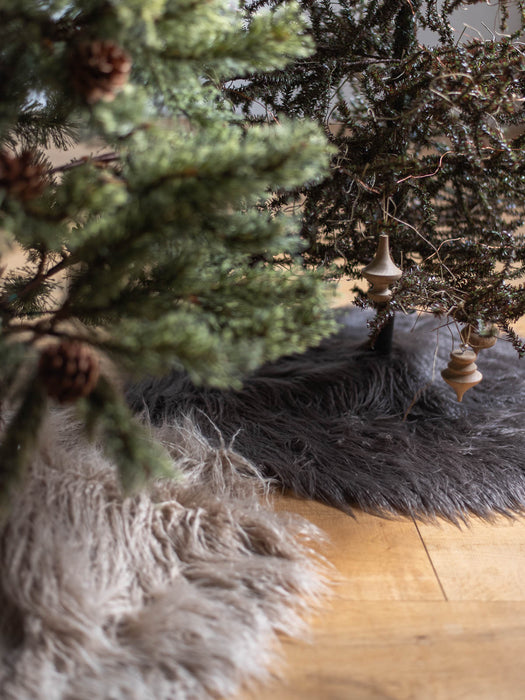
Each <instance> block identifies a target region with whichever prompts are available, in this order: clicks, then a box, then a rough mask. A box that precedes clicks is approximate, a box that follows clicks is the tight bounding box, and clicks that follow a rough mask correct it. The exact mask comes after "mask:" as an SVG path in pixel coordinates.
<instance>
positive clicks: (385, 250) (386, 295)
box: [362, 233, 403, 304]
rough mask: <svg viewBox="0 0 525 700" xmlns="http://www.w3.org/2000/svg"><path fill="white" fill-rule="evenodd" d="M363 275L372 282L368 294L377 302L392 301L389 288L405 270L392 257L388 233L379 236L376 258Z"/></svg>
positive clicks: (365, 268)
mask: <svg viewBox="0 0 525 700" xmlns="http://www.w3.org/2000/svg"><path fill="white" fill-rule="evenodd" d="M362 274H363V277H366V279H367V280H368V281H369V282H370V284H371V287H370V289H369V290H368V296H369V297H370V299H372V301H374V302H375V303H376V304H386V303H388V301H390V297H391V296H392V292H391V291H390V289H389V288H388V287H389V286H390V285H391V284H392V283H393V282H395V281H396V280H398V279H399V278H400V277H401V275H402V274H403V271H402V270H400V269H399V267H397V266H396V265H395V264H394V262H393V261H392V258H391V257H390V250H389V245H388V235H387V234H386V233H382V234H381V235H380V236H379V245H378V246H377V251H376V254H375V256H374V259H373V260H372V262H371V263H369V264H368V265H367V266H366V267H364V268H363V270H362Z"/></svg>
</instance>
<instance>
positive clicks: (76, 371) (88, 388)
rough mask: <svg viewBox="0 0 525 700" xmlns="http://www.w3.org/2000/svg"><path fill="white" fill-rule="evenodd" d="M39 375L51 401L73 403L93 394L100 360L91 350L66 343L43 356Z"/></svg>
mask: <svg viewBox="0 0 525 700" xmlns="http://www.w3.org/2000/svg"><path fill="white" fill-rule="evenodd" d="M38 374H39V376H40V379H41V380H42V382H43V384H44V386H45V388H46V390H47V393H48V395H49V396H50V397H51V398H53V399H56V400H57V401H58V402H59V403H70V402H73V401H76V400H77V399H80V398H81V397H82V396H88V394H90V393H91V392H92V391H93V389H94V388H95V386H96V384H97V381H98V377H99V374H100V368H99V363H98V358H97V357H96V355H93V354H92V352H91V350H89V348H88V347H86V346H85V345H82V343H79V342H77V341H74V340H63V341H62V342H61V343H59V344H58V345H52V346H50V347H48V348H46V349H45V350H44V351H43V352H42V354H41V356H40V364H39V366H38Z"/></svg>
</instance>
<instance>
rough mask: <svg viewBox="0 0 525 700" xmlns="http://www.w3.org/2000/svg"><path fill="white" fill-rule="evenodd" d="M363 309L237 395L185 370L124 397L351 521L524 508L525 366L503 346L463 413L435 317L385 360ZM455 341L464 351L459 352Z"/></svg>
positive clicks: (412, 326)
mask: <svg viewBox="0 0 525 700" xmlns="http://www.w3.org/2000/svg"><path fill="white" fill-rule="evenodd" d="M367 315H369V314H366V313H364V312H361V311H358V310H356V309H353V310H350V311H348V310H345V311H344V312H342V314H341V324H342V325H341V328H340V331H339V332H338V333H337V335H334V336H332V337H331V338H329V339H328V340H326V341H325V342H323V343H322V344H321V345H320V346H319V347H318V348H313V349H311V350H309V351H308V352H306V353H305V354H303V355H296V356H291V357H287V358H284V359H281V360H280V361H278V362H276V363H273V364H270V365H267V366H265V367H263V368H262V369H261V370H259V371H258V372H257V373H256V374H254V375H253V376H251V377H250V378H248V379H247V380H246V381H245V384H244V387H243V389H242V390H240V391H226V392H224V391H218V390H210V389H203V388H199V387H195V386H194V385H192V383H191V382H190V381H189V379H188V378H187V377H186V376H185V375H184V374H182V373H178V372H173V373H171V374H170V375H168V376H166V377H164V378H162V379H151V380H148V381H146V382H143V383H142V384H141V385H138V386H134V387H131V388H130V389H129V401H130V404H131V405H132V406H133V407H134V408H135V410H143V408H144V407H147V409H148V411H149V412H150V415H151V417H152V420H153V421H154V422H158V421H164V420H166V418H167V417H170V418H173V417H177V416H181V415H188V414H189V413H191V414H192V415H193V416H194V419H195V420H196V421H197V423H198V425H199V426H200V428H201V429H202V430H203V431H204V432H205V434H206V435H207V436H208V437H209V438H210V439H211V440H212V441H214V440H218V439H219V438H218V437H217V428H218V429H219V430H220V432H221V436H222V437H221V438H220V439H222V440H225V441H227V442H228V441H234V447H235V449H236V450H237V451H238V452H240V453H241V454H242V455H243V456H245V457H246V458H248V459H250V460H252V461H253V462H254V463H255V464H256V465H257V466H258V467H259V468H261V469H262V471H263V473H264V474H265V475H267V476H269V477H272V478H273V479H275V480H277V481H278V482H279V483H280V484H281V485H282V487H283V488H285V489H291V490H292V491H293V492H295V493H296V494H298V495H300V496H303V497H306V498H312V499H318V500H320V501H323V502H326V503H329V504H331V505H333V506H336V507H338V508H341V509H344V510H346V511H348V512H351V508H352V506H358V507H359V508H361V509H364V510H366V511H369V512H372V513H376V514H379V515H384V516H385V515H391V514H404V515H410V516H415V517H418V518H423V519H432V518H434V517H436V516H441V517H445V518H447V519H449V520H452V521H454V522H459V521H461V520H466V519H467V518H468V516H469V515H470V514H475V515H477V516H480V517H482V518H491V517H492V516H493V515H494V514H496V513H504V514H507V515H511V514H513V513H522V512H523V511H524V508H525V373H524V368H525V364H524V361H523V360H521V361H520V360H518V358H517V356H516V354H515V352H514V351H513V350H512V348H511V347H510V345H509V344H508V343H506V342H505V341H503V340H499V342H498V343H497V345H496V346H495V347H494V348H492V349H490V350H485V351H483V352H482V353H481V354H480V355H479V358H478V366H479V369H480V370H481V371H482V372H483V374H484V379H483V381H482V382H481V384H479V385H478V386H477V387H475V388H473V389H471V390H470V391H468V392H467V393H466V394H465V396H464V399H463V403H458V402H457V401H456V397H455V394H454V392H453V390H452V389H451V388H450V387H449V386H447V385H446V384H445V382H444V381H443V380H442V379H441V376H440V371H441V369H444V368H445V367H446V366H447V362H448V359H449V353H450V351H451V350H452V349H453V345H452V342H451V335H450V333H449V331H448V329H442V330H441V331H440V332H439V334H438V335H437V334H436V332H434V329H435V328H436V327H437V326H438V325H439V322H438V321H437V320H435V319H433V318H427V319H420V320H419V321H418V322H417V323H416V316H415V315H414V316H407V317H404V318H403V317H398V318H396V322H395V334H394V347H393V350H392V353H391V354H390V355H388V356H380V355H377V354H375V353H374V352H371V351H370V350H368V349H367V348H366V347H365V345H366V340H367V329H366V318H367ZM457 342H458V341H457V340H456V347H457Z"/></svg>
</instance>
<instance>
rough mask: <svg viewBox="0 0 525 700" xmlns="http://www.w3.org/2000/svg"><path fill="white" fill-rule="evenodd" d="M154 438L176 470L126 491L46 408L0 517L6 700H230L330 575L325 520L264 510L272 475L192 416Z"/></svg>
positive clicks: (263, 669)
mask: <svg viewBox="0 0 525 700" xmlns="http://www.w3.org/2000/svg"><path fill="white" fill-rule="evenodd" d="M154 433H155V436H156V437H159V438H160V439H162V440H164V441H165V442H166V444H167V445H168V447H169V449H170V451H171V454H172V457H173V466H174V470H180V471H181V472H182V476H181V477H179V478H178V479H173V480H170V479H164V480H162V481H158V482H156V483H154V484H152V486H151V488H150V489H149V491H148V492H144V493H141V494H140V495H137V496H134V497H129V498H123V497H122V495H121V492H120V490H119V487H118V484H117V481H116V478H115V469H114V465H112V464H111V463H109V462H108V461H107V459H106V458H105V457H104V456H103V454H102V453H101V451H100V449H98V448H97V447H94V446H92V445H90V444H87V443H86V442H85V441H84V439H83V438H82V436H81V434H80V432H78V428H77V426H75V424H73V423H71V422H70V420H69V419H68V418H67V416H65V415H64V414H63V413H57V414H55V415H54V416H52V417H50V418H49V420H48V422H47V425H46V426H45V428H44V430H43V433H42V435H43V437H42V440H41V444H40V447H39V450H38V451H37V453H36V454H35V456H34V458H33V461H32V464H31V467H30V472H29V477H28V481H27V483H26V485H25V487H24V488H23V490H22V491H21V492H20V494H19V495H18V496H17V497H16V499H15V500H14V502H13V503H12V508H11V511H10V515H9V517H8V520H7V521H4V523H3V525H2V526H1V527H0V654H1V662H0V697H1V698H2V700H88V698H89V699H90V700H91V699H93V698H96V700H173V699H174V698H177V700H189V699H190V698H191V699H195V700H205V699H206V698H212V697H213V698H215V697H219V696H220V697H230V696H231V694H232V693H234V692H235V691H236V690H238V688H239V686H240V684H241V683H243V682H247V681H250V680H252V681H253V680H255V679H259V680H261V679H264V678H265V675H266V674H267V673H268V672H269V667H270V665H271V664H273V662H274V661H275V658H276V656H275V655H276V651H277V648H276V635H277V633H279V632H284V633H286V634H296V633H298V632H299V631H300V630H301V629H302V627H301V618H302V615H301V614H302V613H303V612H304V611H305V610H306V609H307V608H308V605H309V604H311V603H312V602H315V601H316V600H317V599H318V596H319V595H320V594H321V593H322V591H323V588H324V585H325V584H324V581H323V575H322V567H320V563H319V561H318V560H317V559H316V557H315V555H313V553H312V551H311V549H310V544H311V538H312V537H317V532H316V531H315V529H314V528H313V527H312V526H310V525H309V524H307V523H306V522H305V521H303V520H301V519H295V518H294V517H293V516H287V515H285V514H280V515H279V514H276V513H274V512H272V511H271V510H270V509H269V508H268V507H266V506H265V505H264V504H263V505H261V499H262V500H263V501H264V493H265V491H266V490H267V488H268V484H267V482H265V481H264V480H263V479H261V477H260V475H259V474H258V473H257V471H256V470H255V469H254V468H253V466H252V465H250V463H248V462H247V461H246V460H245V459H243V458H242V457H239V456H238V455H237V454H235V453H234V452H233V451H232V450H231V449H228V448H226V447H225V446H224V445H222V446H220V445H219V446H217V447H211V446H210V444H209V443H208V442H207V441H206V440H205V439H204V438H203V437H202V435H201V434H200V433H199V431H198V430H196V428H195V426H194V425H193V424H191V423H190V422H189V421H186V422H185V423H184V424H181V425H175V426H170V425H165V426H163V427H162V428H159V429H157V430H154ZM274 671H275V668H274V667H273V666H272V668H271V672H272V673H274Z"/></svg>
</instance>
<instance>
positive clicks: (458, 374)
mask: <svg viewBox="0 0 525 700" xmlns="http://www.w3.org/2000/svg"><path fill="white" fill-rule="evenodd" d="M476 357H477V355H476V353H475V352H474V350H471V349H470V348H467V347H466V346H463V347H461V348H459V349H458V350H453V351H452V352H451V353H450V361H449V363H448V367H447V368H446V369H444V370H443V371H442V372H441V376H442V377H443V379H444V380H445V381H446V383H447V384H449V385H450V386H451V387H452V388H453V389H454V391H455V392H456V396H457V397H458V401H461V400H462V399H463V394H464V393H465V392H466V391H467V389H470V388H471V387H473V386H476V384H479V383H480V381H481V380H482V379H483V375H482V374H481V372H480V371H479V370H478V367H477V365H476V363H475V359H476Z"/></svg>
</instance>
